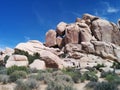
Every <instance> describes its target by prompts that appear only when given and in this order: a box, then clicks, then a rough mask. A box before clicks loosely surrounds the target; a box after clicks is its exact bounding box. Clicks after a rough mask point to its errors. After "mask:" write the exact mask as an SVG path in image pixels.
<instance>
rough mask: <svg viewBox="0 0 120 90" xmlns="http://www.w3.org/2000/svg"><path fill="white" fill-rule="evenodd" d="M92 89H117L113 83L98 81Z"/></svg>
mask: <svg viewBox="0 0 120 90" xmlns="http://www.w3.org/2000/svg"><path fill="white" fill-rule="evenodd" d="M94 90H118V88H117V86H116V84H115V83H109V82H100V83H97V84H96V85H95V87H94Z"/></svg>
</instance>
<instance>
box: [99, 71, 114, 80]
mask: <svg viewBox="0 0 120 90" xmlns="http://www.w3.org/2000/svg"><path fill="white" fill-rule="evenodd" d="M107 75H116V74H115V73H114V72H113V71H107V72H105V71H102V72H101V78H105V77H106V76H107Z"/></svg>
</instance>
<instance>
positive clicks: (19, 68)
mask: <svg viewBox="0 0 120 90" xmlns="http://www.w3.org/2000/svg"><path fill="white" fill-rule="evenodd" d="M14 71H25V72H27V73H28V72H29V69H28V68H27V67H25V66H12V67H9V68H7V74H8V75H9V74H11V73H13V72H14Z"/></svg>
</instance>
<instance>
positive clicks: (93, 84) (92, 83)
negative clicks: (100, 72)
mask: <svg viewBox="0 0 120 90" xmlns="http://www.w3.org/2000/svg"><path fill="white" fill-rule="evenodd" d="M97 83H98V82H93V81H90V82H89V83H87V84H86V85H85V87H86V88H95V86H96V84H97Z"/></svg>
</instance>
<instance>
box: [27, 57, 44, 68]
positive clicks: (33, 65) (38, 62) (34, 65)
mask: <svg viewBox="0 0 120 90" xmlns="http://www.w3.org/2000/svg"><path fill="white" fill-rule="evenodd" d="M29 67H30V68H31V69H37V70H45V69H46V66H45V62H44V61H42V60H39V59H36V60H34V62H33V63H31V64H30V65H29Z"/></svg>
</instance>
